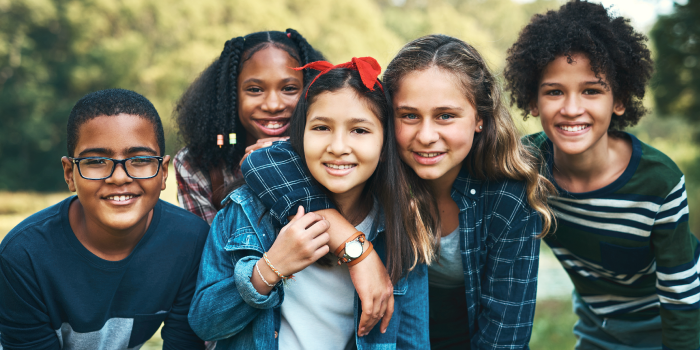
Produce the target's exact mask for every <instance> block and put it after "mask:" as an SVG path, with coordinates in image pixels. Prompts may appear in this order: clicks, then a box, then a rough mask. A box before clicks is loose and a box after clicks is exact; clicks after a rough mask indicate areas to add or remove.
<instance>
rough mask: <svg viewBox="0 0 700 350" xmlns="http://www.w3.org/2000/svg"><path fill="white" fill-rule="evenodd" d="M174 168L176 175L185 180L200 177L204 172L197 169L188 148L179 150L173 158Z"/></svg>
mask: <svg viewBox="0 0 700 350" xmlns="http://www.w3.org/2000/svg"><path fill="white" fill-rule="evenodd" d="M173 168H174V169H175V173H176V174H177V175H179V176H181V177H183V178H191V177H199V176H201V173H202V171H201V170H200V169H199V168H197V167H196V166H195V165H194V164H193V162H192V158H191V157H190V151H189V150H188V149H187V147H185V148H183V149H181V150H179V151H178V152H177V153H176V154H175V158H173Z"/></svg>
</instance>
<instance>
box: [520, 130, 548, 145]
mask: <svg viewBox="0 0 700 350" xmlns="http://www.w3.org/2000/svg"><path fill="white" fill-rule="evenodd" d="M547 140H549V138H547V134H545V133H544V131H540V132H536V133H534V134H530V135H525V136H523V137H522V138H521V139H520V141H522V143H523V144H524V145H525V146H529V147H533V148H537V149H543V148H544V147H545V145H546V143H547Z"/></svg>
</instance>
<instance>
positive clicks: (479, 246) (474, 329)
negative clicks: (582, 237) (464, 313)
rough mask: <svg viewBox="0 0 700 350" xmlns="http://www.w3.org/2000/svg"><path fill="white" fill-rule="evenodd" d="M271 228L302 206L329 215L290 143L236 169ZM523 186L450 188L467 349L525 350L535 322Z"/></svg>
mask: <svg viewBox="0 0 700 350" xmlns="http://www.w3.org/2000/svg"><path fill="white" fill-rule="evenodd" d="M241 170H242V172H243V176H244V177H245V179H246V182H247V183H248V186H250V188H251V189H252V190H253V191H254V192H256V193H257V194H258V196H259V197H260V199H261V200H262V201H263V203H264V204H265V206H266V207H267V208H270V214H271V216H272V218H273V219H274V220H275V221H277V223H276V224H279V225H284V224H286V223H287V217H288V216H291V215H293V214H294V213H295V212H296V208H297V207H298V206H299V205H302V206H303V207H304V209H306V210H307V211H317V210H321V209H328V208H333V205H332V204H331V203H330V201H329V200H328V198H327V197H326V196H325V194H324V192H323V190H322V189H321V188H319V187H318V186H315V185H314V182H313V179H312V178H311V175H310V174H309V172H308V169H307V168H306V165H305V163H304V161H303V160H302V159H301V158H300V157H299V156H298V155H297V154H296V153H295V152H294V149H293V148H292V147H291V145H290V144H289V142H286V141H279V142H275V143H274V144H273V145H272V146H271V147H267V148H263V149H260V150H257V151H255V152H253V153H251V154H250V155H249V156H248V157H247V158H246V160H245V161H244V162H243V165H242V167H241ZM526 194H527V193H526V188H525V183H522V182H517V181H512V180H503V181H480V180H476V179H474V178H472V177H471V176H470V175H469V173H468V172H467V171H466V170H464V169H462V171H460V173H459V176H458V177H457V180H455V182H454V184H453V185H452V199H453V200H454V201H455V202H456V203H457V206H458V207H459V212H460V214H459V234H460V238H459V244H460V250H461V252H462V266H463V269H464V284H465V289H466V299H467V307H468V313H469V334H471V345H472V348H473V349H527V348H528V343H529V342H530V334H531V332H532V323H533V318H534V316H535V297H536V294H537V268H538V262H539V251H540V240H539V239H536V238H535V236H536V235H537V234H539V232H540V231H541V230H542V223H541V220H540V217H539V215H538V214H537V212H536V211H535V210H533V209H532V208H531V207H530V206H529V205H528V203H527V199H526Z"/></svg>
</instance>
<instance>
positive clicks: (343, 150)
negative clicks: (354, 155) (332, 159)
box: [326, 132, 352, 157]
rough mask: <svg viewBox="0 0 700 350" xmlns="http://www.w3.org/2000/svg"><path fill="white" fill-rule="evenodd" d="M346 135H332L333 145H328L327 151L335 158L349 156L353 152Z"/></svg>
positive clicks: (340, 133)
mask: <svg viewBox="0 0 700 350" xmlns="http://www.w3.org/2000/svg"><path fill="white" fill-rule="evenodd" d="M347 141H348V140H347V138H346V135H345V133H342V132H334V133H333V135H332V139H331V143H330V144H328V147H327V148H326V151H327V152H328V153H330V154H333V155H335V156H337V157H338V156H342V155H344V154H349V153H350V152H352V149H351V148H350V145H349V144H348V142H347Z"/></svg>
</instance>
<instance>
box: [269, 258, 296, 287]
mask: <svg viewBox="0 0 700 350" xmlns="http://www.w3.org/2000/svg"><path fill="white" fill-rule="evenodd" d="M263 259H265V263H266V264H267V266H269V267H270V269H271V270H272V271H273V272H274V273H276V274H277V276H278V277H279V278H281V279H282V280H283V281H286V280H288V279H290V278H294V275H289V276H285V275H283V274H282V273H281V272H279V271H277V269H276V268H275V267H274V266H272V263H271V262H270V259H268V258H267V252H265V253H263Z"/></svg>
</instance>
